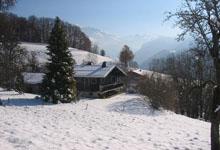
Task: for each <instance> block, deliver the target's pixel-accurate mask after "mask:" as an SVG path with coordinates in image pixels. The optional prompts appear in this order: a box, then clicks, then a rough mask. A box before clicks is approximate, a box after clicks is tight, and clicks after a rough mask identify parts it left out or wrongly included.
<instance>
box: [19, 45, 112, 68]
mask: <svg viewBox="0 0 220 150" xmlns="http://www.w3.org/2000/svg"><path fill="white" fill-rule="evenodd" d="M20 46H21V47H23V48H25V49H26V50H27V51H28V52H36V53H37V58H38V60H39V62H40V63H42V64H44V63H46V62H47V59H48V56H47V55H46V52H47V47H46V46H47V45H46V44H40V43H21V45H20ZM69 50H70V52H71V54H72V56H73V58H74V60H75V61H76V64H78V65H81V64H82V63H83V62H84V61H87V60H88V55H90V56H89V57H93V58H95V59H96V61H97V63H98V64H100V63H102V62H104V61H106V62H114V60H112V59H111V58H110V57H103V56H100V55H96V54H93V53H89V52H87V51H83V50H79V49H76V48H71V47H70V48H69Z"/></svg>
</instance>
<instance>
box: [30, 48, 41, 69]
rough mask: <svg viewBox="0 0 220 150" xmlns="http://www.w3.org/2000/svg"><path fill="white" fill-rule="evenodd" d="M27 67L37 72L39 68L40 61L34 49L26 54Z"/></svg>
mask: <svg viewBox="0 0 220 150" xmlns="http://www.w3.org/2000/svg"><path fill="white" fill-rule="evenodd" d="M27 67H28V70H29V71H31V72H38V71H39V70H40V63H39V60H38V58H37V53H36V52H35V51H32V52H30V53H29V54H28V55H27Z"/></svg>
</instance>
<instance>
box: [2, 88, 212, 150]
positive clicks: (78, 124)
mask: <svg viewBox="0 0 220 150" xmlns="http://www.w3.org/2000/svg"><path fill="white" fill-rule="evenodd" d="M35 96H36V95H32V94H22V95H20V94H18V93H16V92H12V91H11V92H8V91H5V92H0V98H1V99H2V100H3V102H4V104H5V107H0V114H1V117H0V149H7V150H15V149H16V150H29V149H31V150H49V149H53V150H94V149H95V150H108V149H111V150H128V149H129V150H143V149H147V150H173V149H178V150H187V149H188V150H198V149H200V150H207V149H210V138H209V136H210V132H209V129H210V124H209V123H206V122H203V121H199V120H195V119H190V118H187V117H185V116H181V115H177V114H174V113H172V112H167V111H154V110H152V109H151V108H150V107H149V106H148V105H147V103H146V102H145V101H144V100H143V97H142V96H139V95H129V94H120V95H117V96H114V97H112V98H108V99H94V100H91V99H82V100H81V101H79V102H78V103H76V104H75V103H72V104H58V105H46V104H43V102H42V101H41V100H40V99H34V98H35ZM8 98H9V102H8Z"/></svg>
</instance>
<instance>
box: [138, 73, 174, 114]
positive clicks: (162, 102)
mask: <svg viewBox="0 0 220 150" xmlns="http://www.w3.org/2000/svg"><path fill="white" fill-rule="evenodd" d="M138 91H139V92H140V94H143V95H145V96H147V97H148V98H149V102H150V105H151V106H152V107H153V108H154V109H160V107H163V108H164V109H167V110H171V111H176V103H177V100H178V96H177V91H176V89H175V84H174V82H173V81H172V80H171V79H169V78H167V77H164V76H162V75H160V74H153V75H151V76H145V77H144V79H143V80H142V81H141V82H140V83H138Z"/></svg>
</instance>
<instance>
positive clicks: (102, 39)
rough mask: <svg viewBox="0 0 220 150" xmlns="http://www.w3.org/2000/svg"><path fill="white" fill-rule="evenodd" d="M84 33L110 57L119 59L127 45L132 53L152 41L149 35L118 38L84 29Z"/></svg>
mask: <svg viewBox="0 0 220 150" xmlns="http://www.w3.org/2000/svg"><path fill="white" fill-rule="evenodd" d="M81 29H82V31H83V32H84V33H85V34H87V35H88V36H89V38H90V40H91V41H92V42H93V43H96V44H98V46H99V47H100V48H102V49H105V50H106V52H107V55H108V56H111V57H113V58H117V57H118V55H119V52H120V51H121V49H122V47H123V46H124V45H125V44H126V45H128V46H129V47H130V48H131V49H132V51H134V52H136V51H137V50H138V49H140V47H141V45H142V44H143V43H145V42H147V41H149V40H151V39H152V36H148V35H138V34H136V35H129V36H117V35H114V34H110V33H107V32H104V31H101V30H99V29H95V28H91V27H84V28H81Z"/></svg>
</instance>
